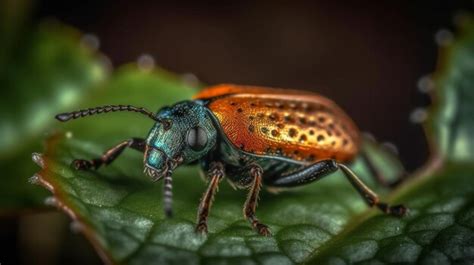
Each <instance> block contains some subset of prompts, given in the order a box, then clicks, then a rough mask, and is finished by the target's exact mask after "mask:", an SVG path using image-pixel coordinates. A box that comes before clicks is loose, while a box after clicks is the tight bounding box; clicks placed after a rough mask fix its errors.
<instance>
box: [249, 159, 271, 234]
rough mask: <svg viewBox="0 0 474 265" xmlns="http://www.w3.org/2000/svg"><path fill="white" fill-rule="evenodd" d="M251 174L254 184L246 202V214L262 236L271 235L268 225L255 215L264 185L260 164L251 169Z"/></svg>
mask: <svg viewBox="0 0 474 265" xmlns="http://www.w3.org/2000/svg"><path fill="white" fill-rule="evenodd" d="M250 175H251V176H252V178H253V182H252V185H251V186H250V191H249V195H248V197H247V200H246V201H245V204H244V216H245V218H246V219H247V220H249V222H250V224H251V225H252V227H253V228H254V229H255V230H256V231H257V232H258V233H259V234H260V235H262V236H270V235H271V233H270V230H269V229H268V226H266V225H264V224H262V223H261V222H260V221H259V220H258V218H257V216H255V210H256V208H257V201H258V195H259V192H260V186H261V185H262V175H263V170H262V168H261V167H260V166H259V165H255V166H253V167H252V168H251V169H250Z"/></svg>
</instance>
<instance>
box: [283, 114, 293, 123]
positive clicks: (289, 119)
mask: <svg viewBox="0 0 474 265" xmlns="http://www.w3.org/2000/svg"><path fill="white" fill-rule="evenodd" d="M285 121H286V122H294V121H295V120H294V119H293V117H292V116H291V115H285Z"/></svg>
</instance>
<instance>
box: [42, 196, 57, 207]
mask: <svg viewBox="0 0 474 265" xmlns="http://www.w3.org/2000/svg"><path fill="white" fill-rule="evenodd" d="M44 204H46V205H47V206H54V207H57V206H58V200H57V199H56V198H54V197H53V196H50V197H47V198H46V199H45V200H44Z"/></svg>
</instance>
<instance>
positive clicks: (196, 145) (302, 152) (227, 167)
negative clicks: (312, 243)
mask: <svg viewBox="0 0 474 265" xmlns="http://www.w3.org/2000/svg"><path fill="white" fill-rule="evenodd" d="M115 111H134V112H138V113H141V114H144V115H146V116H148V117H149V118H151V119H153V120H154V121H155V124H154V125H153V127H152V128H151V130H150V132H149V134H148V137H147V138H146V139H142V138H131V139H128V140H125V141H123V142H121V143H119V144H118V145H116V146H114V147H112V148H110V149H109V150H107V151H106V152H105V153H104V154H103V155H102V156H101V157H98V158H94V159H91V160H84V159H76V160H74V161H73V162H72V166H73V167H74V168H76V169H77V170H89V169H91V170H96V169H98V168H100V167H101V166H102V165H108V164H110V163H111V162H112V161H114V160H115V159H116V158H117V157H118V156H119V155H120V154H121V153H122V152H123V150H124V149H125V148H127V147H129V148H132V149H135V150H138V151H140V152H143V153H144V160H143V162H144V173H145V174H146V175H148V176H149V177H151V178H152V180H153V181H158V180H161V179H163V182H164V185H163V187H164V188H163V189H164V190H163V196H164V197H163V205H164V206H163V208H164V211H165V214H166V216H168V217H170V216H172V177H171V176H172V172H173V171H174V170H175V169H176V168H177V167H178V166H180V165H184V164H189V163H195V162H197V163H200V165H201V167H202V169H203V171H204V172H207V180H208V186H207V189H206V191H205V192H204V195H203V196H202V198H201V201H200V204H199V208H198V213H197V224H196V232H200V233H207V231H208V227H207V219H208V215H209V211H210V208H211V204H212V201H213V197H214V195H215V193H216V191H217V188H218V185H219V182H220V181H221V180H222V179H223V178H224V177H226V178H228V179H229V180H230V183H231V184H232V185H233V186H236V187H239V188H247V189H248V190H249V194H248V197H247V200H246V201H245V204H244V209H243V214H244V216H245V218H246V219H247V220H248V221H249V222H250V224H251V226H252V227H253V228H254V229H255V230H256V231H257V232H258V233H259V234H261V235H265V236H268V235H271V233H270V230H269V228H268V226H266V225H265V224H263V223H262V222H260V220H259V219H258V218H257V216H256V214H255V211H256V206H257V200H258V197H259V192H260V188H261V186H262V185H265V186H267V187H269V188H276V189H278V188H289V187H296V186H301V185H306V184H309V183H311V182H314V181H317V180H319V179H321V178H323V177H325V176H328V175H330V174H331V173H333V172H335V171H336V170H341V171H342V173H344V175H345V177H346V178H347V179H348V180H349V182H350V183H351V184H352V186H353V187H354V188H355V189H356V190H357V191H358V192H359V194H360V195H361V196H362V198H363V199H364V200H365V202H366V203H367V204H368V206H370V207H372V206H374V207H377V208H379V209H380V210H381V211H383V212H384V213H386V214H391V215H395V216H403V215H404V214H405V213H406V211H407V208H406V207H405V206H403V205H395V206H390V205H388V204H386V203H383V202H381V201H380V200H379V198H378V196H377V194H376V193H375V192H373V191H372V190H371V189H370V188H369V187H368V186H366V185H365V184H364V183H363V182H362V181H361V180H360V179H359V178H358V177H357V176H356V174H355V173H354V172H353V171H352V170H351V169H350V168H349V167H348V166H347V164H349V163H350V162H351V161H353V160H354V158H355V157H356V156H357V155H358V154H359V153H361V134H360V132H359V130H358V128H357V127H356V125H355V124H354V122H353V121H352V120H351V119H350V118H349V116H348V115H347V114H346V113H345V112H344V111H343V110H342V109H341V108H340V107H338V106H337V105H336V104H335V103H334V102H333V101H331V100H329V99H327V98H325V97H323V96H321V95H319V94H316V93H310V92H303V91H297V90H287V89H276V88H266V87H255V86H239V85H230V84H224V85H217V86H212V87H209V88H207V89H204V90H202V91H201V92H199V93H198V94H197V95H196V96H195V97H194V98H193V99H192V100H186V101H182V102H178V103H176V104H174V105H172V106H170V107H163V108H161V109H160V110H158V111H157V112H156V113H153V112H151V111H149V110H147V109H145V108H138V107H134V106H131V105H108V106H101V107H95V108H89V109H83V110H78V111H73V112H67V113H62V114H58V115H56V119H58V120H59V121H62V122H65V121H68V120H71V119H76V118H80V117H85V116H90V115H95V114H100V113H107V112H115ZM362 157H363V158H364V159H365V161H366V162H367V163H368V165H369V169H371V171H373V173H375V176H378V177H377V178H376V179H378V180H379V181H380V182H382V178H381V177H380V174H379V173H378V172H376V171H375V167H374V166H373V165H372V164H371V162H370V160H369V159H368V157H367V156H366V155H363V156H362ZM382 183H384V182H382ZM385 184H386V183H385Z"/></svg>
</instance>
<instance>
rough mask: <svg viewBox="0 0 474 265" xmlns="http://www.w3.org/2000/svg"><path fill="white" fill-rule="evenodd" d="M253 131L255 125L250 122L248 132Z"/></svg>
mask: <svg viewBox="0 0 474 265" xmlns="http://www.w3.org/2000/svg"><path fill="white" fill-rule="evenodd" d="M254 131H255V126H253V125H252V124H250V125H249V132H251V133H253V132H254Z"/></svg>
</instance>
